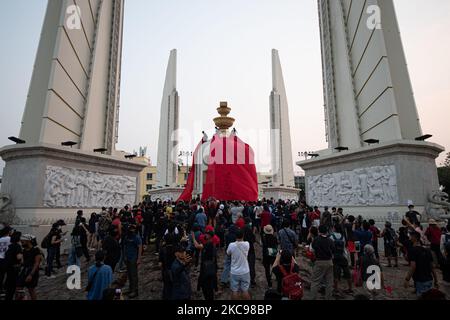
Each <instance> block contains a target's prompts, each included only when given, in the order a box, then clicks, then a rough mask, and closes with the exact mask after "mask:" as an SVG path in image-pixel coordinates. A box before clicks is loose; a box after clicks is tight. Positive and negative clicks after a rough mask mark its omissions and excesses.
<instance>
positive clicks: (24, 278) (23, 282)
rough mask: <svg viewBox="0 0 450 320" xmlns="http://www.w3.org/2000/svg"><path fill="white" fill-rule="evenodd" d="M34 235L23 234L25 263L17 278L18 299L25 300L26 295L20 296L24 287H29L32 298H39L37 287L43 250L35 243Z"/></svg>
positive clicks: (21, 239)
mask: <svg viewBox="0 0 450 320" xmlns="http://www.w3.org/2000/svg"><path fill="white" fill-rule="evenodd" d="M34 239H35V238H34V236H32V235H30V234H25V235H22V237H21V238H20V241H21V243H22V248H23V252H22V256H23V264H22V270H21V271H20V274H19V277H18V280H17V291H16V292H18V293H19V295H18V297H16V298H18V300H21V299H22V300H23V299H24V297H20V292H23V290H24V288H27V289H28V292H29V294H30V297H31V300H37V295H36V290H35V289H36V287H37V285H38V281H39V265H40V264H41V259H42V253H41V250H39V248H38V247H37V246H35V245H33V243H34V241H33V240H34Z"/></svg>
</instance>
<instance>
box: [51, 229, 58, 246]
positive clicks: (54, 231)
mask: <svg viewBox="0 0 450 320" xmlns="http://www.w3.org/2000/svg"><path fill="white" fill-rule="evenodd" d="M53 238H54V239H55V240H56V241H58V240H61V231H60V230H57V229H52V230H51V231H50V236H49V244H50V245H49V247H54V248H57V247H60V246H61V244H60V243H58V244H52V240H53Z"/></svg>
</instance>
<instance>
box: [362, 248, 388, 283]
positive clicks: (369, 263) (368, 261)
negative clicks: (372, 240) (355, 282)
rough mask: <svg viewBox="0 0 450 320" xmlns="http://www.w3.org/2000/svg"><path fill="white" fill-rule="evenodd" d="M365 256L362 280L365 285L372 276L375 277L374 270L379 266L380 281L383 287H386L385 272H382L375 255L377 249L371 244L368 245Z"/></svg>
mask: <svg viewBox="0 0 450 320" xmlns="http://www.w3.org/2000/svg"><path fill="white" fill-rule="evenodd" d="M363 251H364V254H363V255H362V256H361V279H362V280H363V283H364V284H366V282H367V280H368V279H369V277H370V276H371V275H373V272H374V271H373V270H372V268H373V267H374V266H377V267H378V268H380V278H379V279H380V281H381V287H382V288H383V287H384V277H383V272H382V270H381V266H380V261H379V260H378V259H377V257H376V255H375V249H374V247H373V246H372V245H371V244H367V245H365V246H364V249H363Z"/></svg>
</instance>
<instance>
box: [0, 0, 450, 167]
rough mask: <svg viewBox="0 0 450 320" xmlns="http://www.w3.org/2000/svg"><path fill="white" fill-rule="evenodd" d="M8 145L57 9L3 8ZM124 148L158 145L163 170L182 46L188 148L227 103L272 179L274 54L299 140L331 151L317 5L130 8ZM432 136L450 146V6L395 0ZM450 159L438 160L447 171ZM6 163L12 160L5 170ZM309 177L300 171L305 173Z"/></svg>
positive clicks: (40, 3)
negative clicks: (165, 118)
mask: <svg viewBox="0 0 450 320" xmlns="http://www.w3.org/2000/svg"><path fill="white" fill-rule="evenodd" d="M1 3H2V10H1V11H0V40H1V48H2V50H1V51H0V70H1V75H2V76H1V77H0V97H1V99H2V103H1V105H0V146H3V145H7V144H9V141H8V140H7V137H8V136H12V135H16V136H17V135H18V134H19V129H20V122H21V119H22V113H23V110H24V107H25V101H26V96H27V91H28V87H29V82H30V79H31V73H32V70H33V63H34V58H35V54H36V50H37V46H38V41H39V36H40V31H41V27H42V22H43V19H44V14H45V9H46V5H47V1H45V0H33V1H30V0H14V1H6V0H1ZM125 3H126V4H125V5H126V7H125V27H124V47H123V63H122V86H121V103H120V105H121V109H120V111H121V112H120V128H119V143H118V145H117V149H119V150H126V151H128V152H132V151H133V150H136V151H137V150H138V149H139V147H140V146H147V147H148V155H149V156H150V157H151V159H152V162H153V163H154V164H156V152H157V143H158V126H159V113H160V111H159V110H160V105H161V98H162V89H163V85H164V77H165V69H166V67H167V62H168V57H169V51H170V50H171V49H174V48H176V49H178V92H179V95H180V113H181V114H180V127H181V129H183V130H185V131H184V132H185V134H184V135H183V138H184V139H183V141H182V146H181V149H182V150H189V151H192V150H193V148H194V145H196V144H197V142H198V141H199V140H200V139H201V131H202V130H205V131H207V132H208V133H209V134H211V133H212V132H213V131H214V130H213V129H214V124H213V122H212V119H213V118H214V117H215V116H216V115H217V112H216V108H217V107H218V105H219V101H228V102H229V105H230V107H231V108H232V112H231V116H233V117H234V118H236V123H235V127H236V128H237V130H238V134H239V135H240V136H241V138H242V139H243V140H245V141H246V142H248V143H250V144H251V145H252V146H253V148H254V149H255V152H256V154H257V156H256V158H257V166H258V170H259V171H268V169H269V168H268V165H269V162H268V160H269V159H268V158H267V157H268V155H269V154H268V150H269V149H268V147H269V146H268V137H269V136H268V129H269V95H270V91H271V89H272V84H271V56H270V55H271V49H272V48H275V49H278V50H279V53H280V58H281V63H282V67H283V72H284V77H285V83H286V89H287V95H288V101H289V114H290V124H291V135H292V150H293V153H294V154H293V160H294V161H298V160H300V158H299V157H298V156H297V153H298V152H300V151H305V150H306V151H315V150H320V149H324V148H326V146H327V144H326V142H325V126H324V110H323V90H322V69H321V68H322V64H321V56H320V39H319V22H318V12H317V1H315V0H245V1H243V0H228V1H217V0H189V1H186V0H164V1H162V0H126V1H125ZM394 3H395V5H396V9H397V16H398V20H399V25H400V31H401V35H402V40H403V45H404V48H405V52H406V58H407V62H408V66H409V72H410V75H411V80H412V85H413V89H414V94H415V97H416V103H417V107H418V110H419V114H420V118H421V124H422V129H423V131H424V133H429V134H432V135H433V136H434V137H433V139H431V141H432V142H436V143H438V144H440V145H442V146H444V147H445V148H446V149H449V148H450V125H449V122H450V76H449V75H450V59H449V57H450V41H449V40H450V39H449V34H450V19H448V13H449V12H450V1H447V0H429V1H423V0H395V1H394ZM442 160H443V156H442V157H441V158H440V159H439V160H438V164H440V163H441V162H442ZM2 167H3V163H2V162H0V172H1V168H2ZM295 170H296V171H299V168H298V167H295Z"/></svg>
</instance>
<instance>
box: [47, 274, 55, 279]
mask: <svg viewBox="0 0 450 320" xmlns="http://www.w3.org/2000/svg"><path fill="white" fill-rule="evenodd" d="M47 279H56V276H55V275H53V274H52V275H51V276H47Z"/></svg>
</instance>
